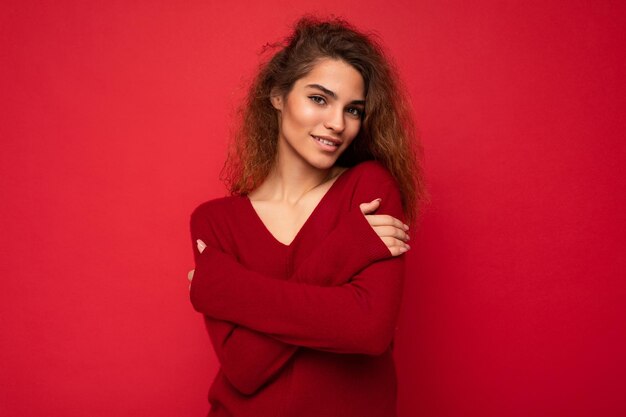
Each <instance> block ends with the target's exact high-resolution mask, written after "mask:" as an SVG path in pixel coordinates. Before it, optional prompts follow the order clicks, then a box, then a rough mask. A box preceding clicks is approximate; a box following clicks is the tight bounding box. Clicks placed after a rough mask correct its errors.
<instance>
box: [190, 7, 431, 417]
mask: <svg viewBox="0 0 626 417" xmlns="http://www.w3.org/2000/svg"><path fill="white" fill-rule="evenodd" d="M274 46H275V47H277V48H278V51H277V52H276V53H275V54H274V55H273V56H272V57H271V59H270V60H269V61H267V62H266V63H264V64H263V65H262V67H261V70H260V71H259V74H258V75H257V77H256V79H255V80H254V82H253V84H252V86H251V88H250V92H249V95H248V98H247V100H246V101H245V102H244V103H243V104H242V107H241V113H240V114H241V116H242V117H241V124H240V129H239V130H238V133H237V135H236V136H235V141H234V142H233V146H232V147H231V149H230V153H229V157H228V160H227V161H226V165H225V168H226V169H227V182H228V184H229V188H230V191H231V195H230V196H226V197H220V198H216V199H213V200H209V201H207V202H205V203H203V204H201V205H200V206H198V207H197V208H196V209H195V210H194V212H193V214H192V216H191V240H192V245H193V250H194V259H195V264H196V269H195V273H191V274H190V275H189V278H190V280H191V281H192V283H191V286H190V291H191V292H190V298H191V302H192V305H193V307H194V308H195V309H196V310H197V311H198V312H200V313H202V314H203V316H204V321H205V325H206V328H207V330H208V333H209V336H210V338H211V342H212V344H213V348H214V350H215V353H216V355H217V358H218V360H219V361H220V370H219V372H218V374H217V376H216V378H215V380H214V381H213V384H212V386H211V389H210V391H209V402H210V404H211V408H210V412H209V416H231V417H232V416H234V417H243V416H252V415H254V416H258V417H263V416H279V417H280V416H284V417H289V416H298V417H306V416H315V417H318V416H335V415H341V416H348V417H350V416H364V415H368V416H373V417H378V416H380V417H383V416H384V417H393V416H395V414H396V407H395V404H396V374H395V365H394V361H393V356H392V347H393V334H394V330H395V326H396V321H397V316H398V312H399V308H400V302H401V299H402V289H403V283H404V262H405V261H404V258H405V257H404V256H402V255H403V254H404V253H405V252H406V251H407V250H409V249H410V246H409V245H408V243H407V242H408V240H409V234H408V228H409V226H408V225H407V224H405V222H407V223H412V220H413V219H414V218H415V217H416V214H417V208H418V207H419V205H420V203H421V202H423V201H425V199H426V191H425V190H424V187H423V177H422V168H421V164H420V163H419V157H420V156H421V148H420V146H419V144H418V143H417V140H416V138H415V136H414V134H413V123H412V119H411V112H410V108H409V106H408V104H407V101H406V100H405V98H404V97H405V95H404V92H403V90H402V89H401V88H400V87H399V82H398V79H397V75H396V73H395V71H394V70H393V67H392V66H391V64H390V62H389V60H388V59H387V58H386V57H385V55H384V53H383V50H382V48H381V47H380V46H379V45H378V44H377V43H376V42H375V41H374V40H373V38H372V37H371V36H366V35H364V34H362V33H361V32H359V31H357V30H356V29H355V28H354V27H352V26H351V25H349V24H348V23H347V22H345V21H342V20H339V19H333V20H325V21H324V20H318V19H315V18H312V17H304V18H302V19H301V20H299V21H298V22H297V24H296V26H295V30H294V32H293V34H292V35H290V36H289V37H288V38H286V40H285V42H284V43H279V44H276V45H274Z"/></svg>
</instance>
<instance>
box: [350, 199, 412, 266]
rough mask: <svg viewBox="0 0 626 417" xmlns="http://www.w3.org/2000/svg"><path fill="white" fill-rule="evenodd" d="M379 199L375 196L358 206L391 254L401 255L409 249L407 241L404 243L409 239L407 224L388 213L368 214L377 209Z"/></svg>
mask: <svg viewBox="0 0 626 417" xmlns="http://www.w3.org/2000/svg"><path fill="white" fill-rule="evenodd" d="M380 200H381V199H380V198H377V199H376V200H372V201H370V202H369V203H361V204H360V205H359V208H360V209H361V212H363V214H364V215H365V218H366V219H367V221H368V222H369V223H370V225H371V226H372V228H373V229H374V231H375V232H376V233H377V234H378V236H380V238H381V239H382V241H383V242H384V243H385V245H387V247H388V248H389V251H390V252H391V255H392V256H398V255H402V254H403V253H404V252H406V251H408V250H409V249H411V247H410V246H409V245H408V243H406V242H407V241H408V240H409V239H410V237H409V235H408V234H407V231H408V230H409V226H407V225H406V224H404V223H402V222H401V221H400V220H398V219H396V218H395V217H393V216H390V215H388V214H368V213H372V212H374V211H376V210H377V209H378V207H379V206H380Z"/></svg>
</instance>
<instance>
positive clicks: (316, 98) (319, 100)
mask: <svg viewBox="0 0 626 417" xmlns="http://www.w3.org/2000/svg"><path fill="white" fill-rule="evenodd" d="M309 98H310V99H311V100H313V101H314V102H316V103H317V104H324V103H325V102H326V100H325V99H324V97H320V96H310V97H309Z"/></svg>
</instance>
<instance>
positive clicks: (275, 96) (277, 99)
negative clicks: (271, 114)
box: [270, 89, 283, 111]
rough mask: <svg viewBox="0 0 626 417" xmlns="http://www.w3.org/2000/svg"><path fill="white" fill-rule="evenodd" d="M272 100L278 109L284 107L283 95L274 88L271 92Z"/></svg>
mask: <svg viewBox="0 0 626 417" xmlns="http://www.w3.org/2000/svg"><path fill="white" fill-rule="evenodd" d="M270 101H271V102H272V106H274V108H275V109H276V110H279V111H280V110H282V109H283V96H282V95H280V94H279V93H278V92H277V91H276V90H274V89H272V92H271V93H270Z"/></svg>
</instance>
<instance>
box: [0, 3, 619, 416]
mask: <svg viewBox="0 0 626 417" xmlns="http://www.w3.org/2000/svg"><path fill="white" fill-rule="evenodd" d="M336 3H337V2H336V1H329V0H323V1H319V2H316V4H317V8H316V9H307V7H308V4H309V3H307V2H303V1H298V2H293V1H276V0H271V1H269V3H267V2H266V3H264V4H263V5H262V4H261V2H249V3H246V4H245V5H244V4H237V2H228V3H227V4H226V3H222V2H220V3H218V2H215V1H205V2H199V1H187V2H166V1H159V2H156V1H144V2H121V1H111V2H95V1H92V2H84V1H76V2H70V1H65V2H35V1H13V2H6V1H5V2H2V6H1V10H0V47H1V49H0V54H1V55H0V60H1V62H2V65H1V66H0V75H1V77H0V91H1V97H2V101H1V103H2V104H1V106H2V108H1V110H2V111H1V112H0V141H1V142H0V143H1V145H2V147H1V152H0V186H1V193H2V198H1V200H2V202H1V203H0V207H1V210H2V211H1V215H0V222H1V223H0V227H1V230H2V232H1V233H0V242H1V248H0V257H1V259H0V261H1V262H0V268H1V269H0V272H1V276H2V290H1V291H0V297H1V298H0V304H1V305H2V314H1V316H0V323H1V325H2V329H1V333H0V334H1V338H2V339H1V342H0V361H1V364H2V371H1V372H0V384H2V385H1V387H0V415H2V416H40V415H46V416H86V415H89V416H136V415H151V416H192V415H196V416H201V415H205V414H206V411H207V410H208V404H207V402H206V393H207V390H208V387H209V383H210V381H211V379H212V378H213V376H214V375H215V372H216V370H217V366H218V364H217V362H216V359H215V356H214V354H213V351H212V349H211V345H210V343H209V341H208V336H207V335H206V334H205V329H204V326H203V323H202V320H201V317H200V316H199V315H198V314H197V313H196V312H194V311H193V309H192V307H191V305H190V303H189V301H188V289H187V280H186V273H187V270H188V269H190V268H191V267H192V254H191V247H190V242H189V236H188V218H189V214H190V212H191V210H192V209H193V208H194V207H195V206H196V205H197V204H198V203H200V202H202V201H204V200H207V199H209V198H213V197H216V196H219V195H222V194H223V192H224V187H223V185H222V184H221V183H220V182H219V180H218V174H219V169H220V168H221V164H222V162H223V160H224V151H225V146H226V143H227V135H228V130H229V116H230V114H231V112H232V109H233V106H234V104H235V103H236V99H237V97H240V96H241V94H242V92H241V85H243V83H244V81H246V80H247V79H248V78H249V77H250V75H251V74H252V71H253V70H254V68H255V66H256V63H257V52H258V51H259V50H260V48H261V46H262V45H263V44H264V43H265V42H268V41H273V40H276V39H277V37H279V36H280V35H282V34H284V33H285V32H286V31H287V25H288V24H289V23H290V22H291V21H293V20H294V19H295V18H296V17H297V16H298V15H299V14H300V13H301V12H303V11H307V10H319V11H323V12H334V13H336V14H337V15H341V16H345V17H346V18H348V19H349V20H351V21H353V22H354V23H355V24H357V25H358V26H360V27H362V28H372V29H375V30H377V31H378V32H379V33H380V35H381V36H382V38H383V40H384V42H385V44H386V45H388V47H389V50H390V52H391V53H392V54H393V55H394V56H395V57H396V59H397V62H398V65H399V67H400V70H401V73H402V75H403V77H404V78H405V80H406V83H407V86H408V88H409V89H410V93H411V96H412V97H413V101H414V103H415V113H416V116H417V117H418V120H419V125H420V129H421V133H422V136H423V141H424V146H425V150H426V156H427V160H426V168H427V174H428V182H429V184H430V191H431V194H432V196H433V198H432V200H433V201H432V204H431V206H430V207H429V209H428V211H427V213H426V214H425V215H424V218H423V227H422V229H421V231H420V232H419V233H414V234H413V242H414V244H413V248H414V249H413V250H412V251H411V252H410V253H409V255H407V256H409V257H410V265H409V268H410V269H409V277H408V282H407V288H406V294H405V302H404V304H403V310H402V315H401V318H400V328H399V330H398V336H397V343H396V346H397V350H396V358H397V362H398V374H399V379H400V381H399V382H400V397H399V408H400V414H401V417H410V416H433V417H443V416H464V417H470V416H477V417H478V416H480V417H487V416H494V417H496V416H498V417H502V416H585V417H587V416H588V417H596V416H603V417H606V416H623V415H626V400H625V398H626V397H625V396H624V392H626V377H625V375H626V359H625V357H626V355H624V350H625V349H626V331H625V330H624V329H625V328H626V312H625V307H624V306H625V301H626V284H624V275H625V274H624V271H625V269H626V268H625V266H626V265H625V264H626V262H625V258H626V257H625V255H624V249H625V247H626V245H625V243H626V238H625V237H624V226H626V215H625V214H624V206H625V203H626V197H625V193H624V189H625V187H624V185H625V180H624V179H623V177H621V176H618V169H619V168H622V167H621V166H620V165H622V164H623V163H624V162H625V157H626V141H625V140H624V133H623V132H624V129H625V128H626V123H625V122H624V110H625V107H626V106H625V104H626V103H625V98H624V97H626V91H625V89H626V88H625V83H624V77H625V75H626V74H625V72H626V71H625V68H624V63H625V59H624V58H625V56H624V55H625V53H624V50H625V48H624V41H625V36H624V29H623V28H624V26H625V25H624V24H625V21H624V20H625V19H624V11H625V7H624V6H622V3H621V2H616V1H603V2H591V1H587V2H584V1H560V2H559V1H542V2H523V1H479V2H464V1H447V2H440V1H418V2H415V3H410V2H375V1H349V2H344V3H343V4H341V5H337V4H336ZM331 6H332V7H331Z"/></svg>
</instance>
